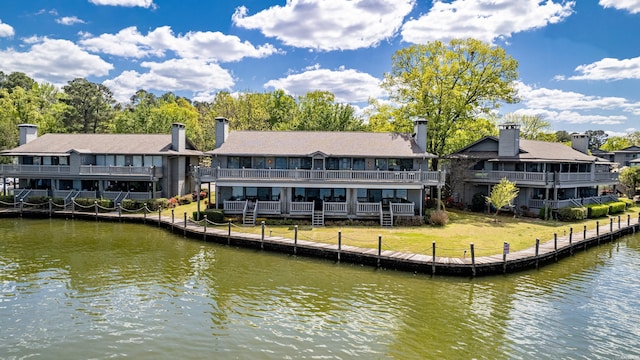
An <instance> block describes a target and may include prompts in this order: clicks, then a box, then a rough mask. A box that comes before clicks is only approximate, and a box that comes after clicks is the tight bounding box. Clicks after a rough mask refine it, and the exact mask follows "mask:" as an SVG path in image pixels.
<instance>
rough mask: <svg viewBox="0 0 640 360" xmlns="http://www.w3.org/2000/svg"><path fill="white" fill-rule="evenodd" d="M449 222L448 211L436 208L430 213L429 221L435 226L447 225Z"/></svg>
mask: <svg viewBox="0 0 640 360" xmlns="http://www.w3.org/2000/svg"><path fill="white" fill-rule="evenodd" d="M448 222H449V215H448V214H447V212H446V211H443V210H436V211H432V212H431V214H430V215H429V223H430V224H431V225H435V226H445V225H447V223H448Z"/></svg>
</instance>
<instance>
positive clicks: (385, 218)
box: [380, 211, 393, 227]
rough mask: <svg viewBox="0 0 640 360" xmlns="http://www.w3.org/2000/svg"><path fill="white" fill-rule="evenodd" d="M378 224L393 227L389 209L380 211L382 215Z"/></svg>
mask: <svg viewBox="0 0 640 360" xmlns="http://www.w3.org/2000/svg"><path fill="white" fill-rule="evenodd" d="M380 226H382V227H393V215H391V212H390V211H383V212H382V216H381V217H380Z"/></svg>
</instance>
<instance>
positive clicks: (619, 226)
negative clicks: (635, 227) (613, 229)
mask: <svg viewBox="0 0 640 360" xmlns="http://www.w3.org/2000/svg"><path fill="white" fill-rule="evenodd" d="M618 229H620V215H618Z"/></svg>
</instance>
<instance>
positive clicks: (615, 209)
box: [603, 201, 627, 215]
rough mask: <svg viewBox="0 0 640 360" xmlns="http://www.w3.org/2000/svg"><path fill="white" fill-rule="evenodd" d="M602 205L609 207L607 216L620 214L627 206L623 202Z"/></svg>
mask: <svg viewBox="0 0 640 360" xmlns="http://www.w3.org/2000/svg"><path fill="white" fill-rule="evenodd" d="M603 205H608V206H609V214H610V215H613V214H620V213H623V212H625V211H626V210H627V204H626V203H625V202H624V201H611V202H608V203H605V204H603Z"/></svg>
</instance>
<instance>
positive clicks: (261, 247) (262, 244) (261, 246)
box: [260, 221, 264, 249]
mask: <svg viewBox="0 0 640 360" xmlns="http://www.w3.org/2000/svg"><path fill="white" fill-rule="evenodd" d="M260 225H261V226H262V237H260V249H264V221H261V222H260Z"/></svg>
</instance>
